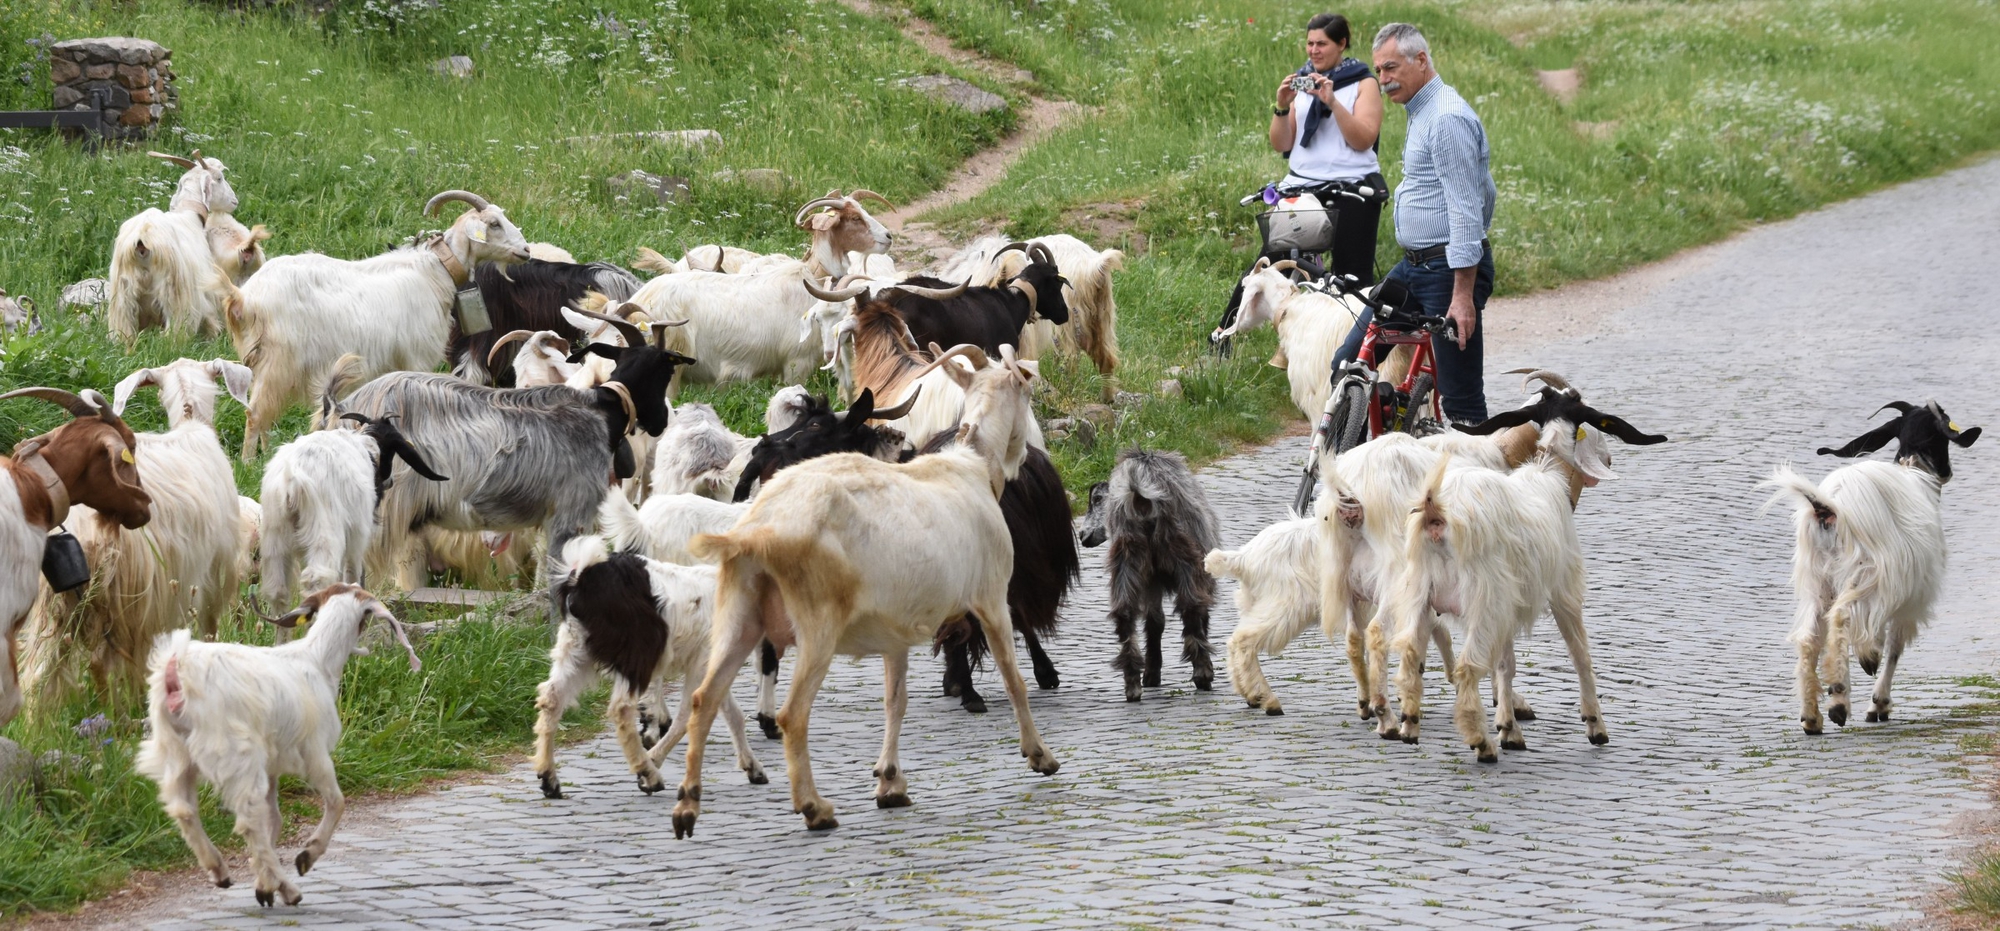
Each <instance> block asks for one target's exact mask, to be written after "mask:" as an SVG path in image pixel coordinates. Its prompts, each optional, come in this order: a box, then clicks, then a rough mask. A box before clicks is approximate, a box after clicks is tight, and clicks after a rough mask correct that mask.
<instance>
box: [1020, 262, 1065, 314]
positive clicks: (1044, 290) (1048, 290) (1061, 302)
mask: <svg viewBox="0 0 2000 931" xmlns="http://www.w3.org/2000/svg"><path fill="white" fill-rule="evenodd" d="M1016 277H1018V278H1019V279H1020V280H1022V281H1025V282H1027V283H1028V284H1030V285H1033V286H1034V288H1035V315H1036V316H1039V317H1041V318H1042V319H1044V320H1047V321H1049V322H1051V323H1068V322H1069V299H1068V298H1067V297H1066V296H1065V295H1064V294H1063V289H1064V288H1065V287H1066V286H1068V284H1069V279H1067V278H1064V277H1063V276H1062V273H1061V272H1060V271H1058V270H1057V269H1056V266H1055V265H1054V264H1052V263H1047V262H1036V263H1034V264H1031V265H1029V266H1028V267H1027V268H1024V269H1021V274H1020V275H1018V276H1016Z"/></svg>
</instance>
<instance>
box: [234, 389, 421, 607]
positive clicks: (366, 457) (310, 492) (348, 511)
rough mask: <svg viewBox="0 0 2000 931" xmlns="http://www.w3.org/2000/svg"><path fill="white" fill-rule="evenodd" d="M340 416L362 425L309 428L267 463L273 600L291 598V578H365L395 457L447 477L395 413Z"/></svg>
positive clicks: (268, 571)
mask: <svg viewBox="0 0 2000 931" xmlns="http://www.w3.org/2000/svg"><path fill="white" fill-rule="evenodd" d="M340 417H341V418H342V419H345V420H351V421H354V422H355V423H358V424H360V425H361V429H359V430H341V429H327V430H320V431H318V432H316V433H308V434H305V435H304V436H301V437H299V438H298V439H295V440H293V441H291V442H290V443H287V444H285V445H284V446H281V447H279V448H278V451H277V452H276V453H273V454H272V455H271V461H270V462H268V463H266V464H265V466H264V482H263V488H262V490H261V492H260V495H261V497H262V499H263V504H264V507H265V508H266V509H267V510H268V512H269V514H268V517H269V519H268V520H267V521H266V522H265V526H264V534H263V544H262V563H263V567H264V593H265V596H266V597H267V598H269V599H271V601H272V602H273V603H275V604H279V605H288V604H289V603H290V599H291V593H292V590H293V584H294V582H296V583H297V584H298V585H299V587H300V589H301V590H303V591H308V592H313V591H318V590H320V589H322V588H325V587H327V586H329V585H333V584H335V583H337V582H352V583H355V584H360V583H361V581H362V579H361V575H362V572H363V570H364V568H365V562H366V557H367V555H368V545H369V543H370V542H371V541H372V540H373V539H374V536H375V510H376V508H377V507H378V506H379V505H380V504H381V501H382V494H383V492H385V491H387V490H388V488H389V483H390V476H391V470H392V468H393V467H394V466H395V460H397V459H401V460H403V462H405V463H407V464H408V465H409V467H410V471H412V472H415V473H416V474H418V475H421V476H423V477H424V478H427V479H430V480H431V481H434V482H442V481H447V480H448V479H446V477H445V476H443V475H439V474H438V473H437V472H435V471H433V470H432V469H431V467H430V465H429V464H428V463H426V462H425V461H424V458H423V455H422V454H421V453H419V452H417V450H416V449H415V448H414V447H412V446H411V445H410V441H409V440H407V439H405V438H404V437H403V434H402V432H401V431H399V430H397V429H396V418H395V415H393V414H392V415H389V416H387V417H384V418H382V419H380V420H371V419H369V418H368V417H365V416H362V415H360V414H355V413H342V414H340Z"/></svg>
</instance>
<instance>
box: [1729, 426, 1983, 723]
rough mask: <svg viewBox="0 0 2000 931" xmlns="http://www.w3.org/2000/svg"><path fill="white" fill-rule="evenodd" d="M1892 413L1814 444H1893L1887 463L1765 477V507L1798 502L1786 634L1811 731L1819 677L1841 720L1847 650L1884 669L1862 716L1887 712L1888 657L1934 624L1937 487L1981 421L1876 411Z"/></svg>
mask: <svg viewBox="0 0 2000 931" xmlns="http://www.w3.org/2000/svg"><path fill="white" fill-rule="evenodd" d="M1890 409H1894V410H1895V411H1897V412H1898V414H1899V416H1898V417H1896V418H1895V419H1894V420H1890V421H1887V422H1885V423H1883V424H1882V425H1881V426H1879V427H1876V428H1875V429H1873V430H1870V431H1868V432H1867V433H1864V434H1862V435H1861V436H1859V437H1856V438H1855V439H1854V440H1852V441H1850V442H1849V443H1848V444H1847V445H1846V446H1842V447H1840V448H1839V449H1834V448H1832V447H1825V446H1822V447H1820V450H1819V454H1820V455H1822V456H1839V457H1841V458H1851V457H1854V456H1861V455H1866V454H1868V453H1872V452H1874V451H1876V450H1878V449H1881V448H1882V447H1883V446H1886V445H1888V443H1889V441H1890V440H1895V441H1896V461H1895V464H1893V465H1892V464H1890V463H1887V462H1857V463H1855V464H1853V465H1850V466H1842V467H1841V468H1838V469H1835V470H1834V471H1833V473H1832V474H1830V475H1828V476H1827V477H1826V478H1824V479H1821V480H1820V482H1819V484H1818V485H1814V484H1813V483H1812V482H1811V481H1809V480H1807V479H1805V478H1804V477H1802V476H1800V475H1798V474H1797V473H1795V472H1793V471H1792V469H1791V467H1790V466H1780V467H1778V471H1777V474H1776V475H1774V476H1772V477H1771V480H1770V481H1769V482H1766V483H1765V484H1766V485H1768V486H1771V487H1775V488H1776V489H1777V493H1776V495H1774V496H1773V497H1772V499H1771V501H1772V503H1773V504H1776V503H1778V502H1780V501H1789V502H1792V503H1793V504H1795V505H1796V506H1797V507H1796V510H1795V514H1796V519H1797V523H1798V550H1797V551H1796V552H1795V553H1794V554H1793V556H1792V587H1793V588H1794V589H1795V590H1796V591H1797V592H1798V599H1799V607H1798V614H1797V616H1796V619H1795V620H1794V622H1793V626H1792V642H1794V643H1796V644H1798V648H1799V664H1798V671H1797V679H1798V690H1799V721H1800V723H1801V724H1802V725H1803V726H1804V727H1805V731H1806V733H1808V734H1817V733H1820V731H1821V729H1822V724H1821V721H1820V709H1819V693H1820V686H1821V685H1822V684H1824V685H1825V686H1826V689H1827V691H1828V692H1829V693H1831V694H1832V696H1833V697H1832V699H1831V701H1830V703H1829V707H1828V708H1827V710H1826V716H1827V717H1829V718H1832V719H1833V723H1835V724H1838V725H1840V726H1842V727H1845V726H1846V725H1847V715H1848V710H1847V709H1848V701H1849V699H1848V693H1849V691H1850V690H1849V687H1848V663H1847V656H1848V653H1849V650H1850V647H1851V648H1852V651H1853V653H1854V654H1855V655H1857V656H1858V657H1859V658H1860V660H1861V669H1862V671H1863V672H1866V673H1868V674H1869V675H1871V676H1874V675H1876V671H1877V670H1878V669H1879V670H1880V671H1881V674H1880V675H1879V676H1876V679H1875V694H1874V696H1873V697H1872V702H1871V705H1870V707H1869V710H1868V720H1869V721H1887V720H1889V688H1890V683H1891V681H1892V680H1894V679H1895V677H1896V662H1897V661H1898V660H1900V659H1901V658H1902V656H1903V650H1904V648H1905V647H1907V646H1909V644H1910V641H1912V640H1914V639H1916V636H1917V633H1918V632H1919V631H1921V630H1922V629H1923V627H1924V625H1926V624H1928V623H1930V619H1931V607H1932V604H1933V603H1934V602H1935V601H1936V600H1937V595H1938V591H1939V589H1941V588H1942V587H1943V585H1944V570H1945V543H1944V514H1943V510H1942V501H1941V494H1940V493H1941V491H1942V489H1943V486H1944V483H1945V482H1948V481H1950V480H1951V445H1950V444H1953V443H1956V444H1958V445H1959V446H1971V445H1972V443H1973V441H1974V440H1977V439H1979V433H1980V428H1979V427H1973V428H1972V429H1970V430H1960V429H1959V426H1958V424H1956V423H1953V422H1952V420H1951V418H1950V417H1947V416H1945V413H1944V409H1943V408H1941V407H1939V406H1938V404H1937V402H1936V401H1931V402H1929V403H1926V404H1925V405H1923V406H1922V407H1918V406H1917V405H1914V404H1910V403H1907V402H1904V401H1896V402H1892V403H1890V404H1889V405H1888V406H1887V407H1884V408H1883V410H1890ZM1878 413H1879V411H1878Z"/></svg>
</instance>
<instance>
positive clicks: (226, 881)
mask: <svg viewBox="0 0 2000 931" xmlns="http://www.w3.org/2000/svg"><path fill="white" fill-rule="evenodd" d="M234 885H236V880H233V879H230V878H229V877H227V876H224V877H222V878H221V879H218V880H216V881H215V888H217V889H227V888H229V887H230V886H234Z"/></svg>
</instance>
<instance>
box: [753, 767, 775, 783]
mask: <svg viewBox="0 0 2000 931" xmlns="http://www.w3.org/2000/svg"><path fill="white" fill-rule="evenodd" d="M770 781H771V777H770V776H767V775H764V771H763V770H761V769H753V770H751V771H750V784H751V785H753V786H761V785H767V784H769V783H770Z"/></svg>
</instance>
